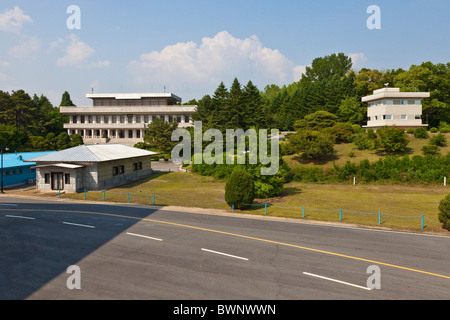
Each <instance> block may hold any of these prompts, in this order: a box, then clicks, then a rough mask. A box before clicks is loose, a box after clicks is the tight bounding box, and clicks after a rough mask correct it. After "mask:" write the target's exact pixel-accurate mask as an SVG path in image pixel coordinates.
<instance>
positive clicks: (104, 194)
mask: <svg viewBox="0 0 450 320" xmlns="http://www.w3.org/2000/svg"><path fill="white" fill-rule="evenodd" d="M105 196H106V191H105V190H103V201H105Z"/></svg>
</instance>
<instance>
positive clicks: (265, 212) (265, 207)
mask: <svg viewBox="0 0 450 320" xmlns="http://www.w3.org/2000/svg"><path fill="white" fill-rule="evenodd" d="M264 214H266V215H267V203H265V204H264Z"/></svg>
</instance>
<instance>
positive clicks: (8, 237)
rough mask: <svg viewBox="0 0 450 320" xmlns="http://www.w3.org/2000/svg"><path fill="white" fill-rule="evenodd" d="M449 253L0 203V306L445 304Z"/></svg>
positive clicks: (86, 208) (262, 224) (316, 228)
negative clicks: (47, 302) (26, 302)
mask: <svg viewBox="0 0 450 320" xmlns="http://www.w3.org/2000/svg"><path fill="white" fill-rule="evenodd" d="M449 252H450V237H440V236H427V235H418V234H407V233H400V232H388V231H377V230H365V229H357V228H346V227H339V226H327V225H320V224H309V223H302V222H286V221H272V220H268V219H264V218H262V219H260V218H243V217H235V216H223V215H209V214H200V213H188V212H173V211H164V210H158V208H152V207H144V206H131V205H123V206H116V205H107V204H92V203H77V202H69V201H48V200H38V199H25V198H14V197H7V196H2V197H0V299H2V300H5V299H6V300H10V299H52V300H54V299H70V300H71V299H76V300H78V299H84V300H86V299H114V300H115V299H125V300H131V299H133V300H134V299H138V300H147V299H152V300H155V299H156V300H318V299H320V300H336V299H339V300H354V299H358V300H386V299H402V300H418V299H420V300H427V299H433V300H435V299H438V300H448V299H450V256H449ZM72 265H76V266H78V267H79V270H80V273H79V275H80V278H79V279H80V284H81V289H72V290H71V289H69V288H68V287H67V282H68V279H69V277H71V276H72V274H71V273H67V268H68V267H69V266H72ZM370 266H376V268H379V271H380V273H379V277H378V278H377V280H379V282H378V284H379V285H380V287H379V289H378V288H373V289H371V290H369V289H370V288H368V284H367V280H368V278H369V277H371V276H372V275H373V274H372V273H368V268H369V267H370ZM377 275H378V274H377ZM372 283H374V282H372Z"/></svg>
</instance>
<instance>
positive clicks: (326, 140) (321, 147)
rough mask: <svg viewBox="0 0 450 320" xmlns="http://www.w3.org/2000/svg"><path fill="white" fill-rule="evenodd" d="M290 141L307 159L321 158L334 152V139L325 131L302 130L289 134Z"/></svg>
mask: <svg viewBox="0 0 450 320" xmlns="http://www.w3.org/2000/svg"><path fill="white" fill-rule="evenodd" d="M289 143H291V144H292V145H293V147H294V148H295V150H296V152H297V153H303V154H302V156H303V157H304V158H306V159H321V158H324V157H326V156H328V155H330V154H333V152H334V140H333V137H332V136H331V135H329V134H328V133H326V132H323V131H312V130H302V131H300V132H298V133H296V134H294V135H291V136H289Z"/></svg>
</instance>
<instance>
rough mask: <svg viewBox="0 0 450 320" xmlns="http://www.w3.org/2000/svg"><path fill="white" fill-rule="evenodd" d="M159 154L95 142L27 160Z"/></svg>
mask: <svg viewBox="0 0 450 320" xmlns="http://www.w3.org/2000/svg"><path fill="white" fill-rule="evenodd" d="M154 154H157V153H156V152H153V151H147V150H143V149H138V148H133V147H129V146H126V145H122V144H94V145H81V146H78V147H74V148H70V149H66V150H62V151H58V152H54V153H51V154H47V155H43V156H40V157H36V158H32V159H29V160H26V161H27V162H36V163H38V162H56V163H78V162H104V161H112V160H121V159H129V158H136V157H145V156H151V155H154Z"/></svg>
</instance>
